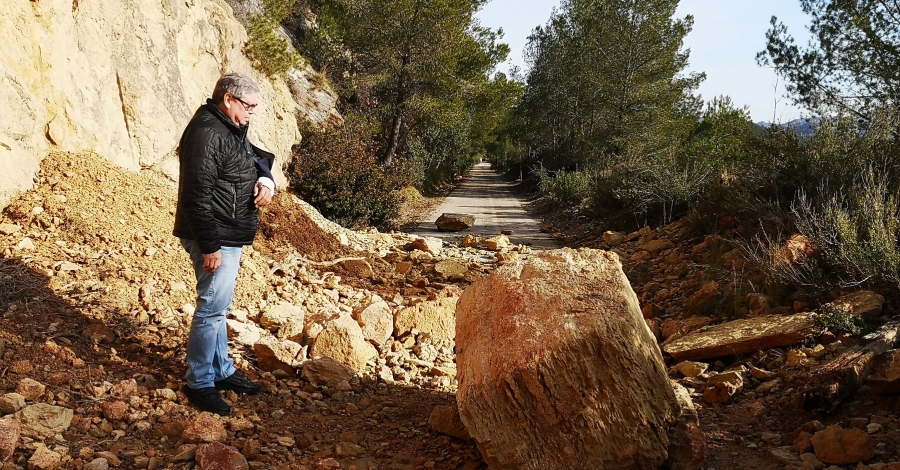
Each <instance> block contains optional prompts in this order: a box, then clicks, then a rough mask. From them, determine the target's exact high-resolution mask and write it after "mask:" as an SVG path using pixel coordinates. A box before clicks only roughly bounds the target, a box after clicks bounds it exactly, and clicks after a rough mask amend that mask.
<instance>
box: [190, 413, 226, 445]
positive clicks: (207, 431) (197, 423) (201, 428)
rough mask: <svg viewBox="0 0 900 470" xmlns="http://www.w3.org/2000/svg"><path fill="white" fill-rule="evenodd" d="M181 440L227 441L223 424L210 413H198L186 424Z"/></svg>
mask: <svg viewBox="0 0 900 470" xmlns="http://www.w3.org/2000/svg"><path fill="white" fill-rule="evenodd" d="M182 438H183V439H184V441H185V442H190V443H195V444H196V443H199V442H215V441H224V440H226V439H228V434H227V433H226V431H225V422H224V421H222V420H221V419H219V418H218V417H216V416H213V415H212V414H210V413H200V414H198V415H197V417H196V418H194V420H193V421H191V422H190V424H188V426H187V428H185V430H184V434H183V435H182Z"/></svg>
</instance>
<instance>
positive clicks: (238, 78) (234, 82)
mask: <svg viewBox="0 0 900 470" xmlns="http://www.w3.org/2000/svg"><path fill="white" fill-rule="evenodd" d="M226 93H228V94H229V95H231V96H234V97H235V98H241V97H242V96H245V95H249V94H253V93H259V85H257V84H256V82H254V81H253V79H251V78H250V77H248V76H246V75H244V74H241V73H229V74H227V75H222V78H220V79H219V81H218V82H216V88H215V90H213V95H212V100H213V102H215V103H221V102H222V101H224V100H225V94H226Z"/></svg>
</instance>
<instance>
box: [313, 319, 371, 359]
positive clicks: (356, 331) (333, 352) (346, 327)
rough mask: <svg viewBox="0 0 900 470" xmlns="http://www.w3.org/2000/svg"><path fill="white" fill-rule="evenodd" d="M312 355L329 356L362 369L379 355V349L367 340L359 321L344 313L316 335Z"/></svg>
mask: <svg viewBox="0 0 900 470" xmlns="http://www.w3.org/2000/svg"><path fill="white" fill-rule="evenodd" d="M311 355H312V356H313V357H318V356H323V357H324V356H327V357H330V358H332V359H334V360H336V361H338V362H340V363H341V364H344V365H346V366H348V367H350V368H352V369H353V370H357V371H361V370H363V369H365V368H366V362H368V361H369V360H370V359H372V358H373V357H375V356H377V355H378V351H377V350H376V349H375V347H374V346H372V345H371V344H369V342H368V341H366V338H365V336H363V332H362V329H361V328H360V327H359V323H357V322H356V321H355V320H353V319H352V318H350V316H349V315H342V316H340V317H338V318H336V319H334V320H331V321H329V322H328V323H327V324H326V325H325V329H324V330H322V332H321V333H319V335H318V336H316V341H315V344H314V345H313V348H312V352H311Z"/></svg>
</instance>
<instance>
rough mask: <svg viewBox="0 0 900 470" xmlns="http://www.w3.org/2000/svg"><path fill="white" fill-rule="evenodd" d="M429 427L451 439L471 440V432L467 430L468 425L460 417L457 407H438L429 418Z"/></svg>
mask: <svg viewBox="0 0 900 470" xmlns="http://www.w3.org/2000/svg"><path fill="white" fill-rule="evenodd" d="M428 426H430V427H431V429H433V430H434V431H435V432H439V433H441V434H446V435H448V436H450V437H455V438H457V439H462V440H468V439H469V431H467V430H466V425H464V424H463V422H462V420H461V419H460V417H459V409H458V408H457V407H455V406H436V407H435V408H434V411H432V412H431V416H430V417H429V418H428Z"/></svg>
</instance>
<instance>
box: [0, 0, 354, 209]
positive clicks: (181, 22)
mask: <svg viewBox="0 0 900 470" xmlns="http://www.w3.org/2000/svg"><path fill="white" fill-rule="evenodd" d="M123 12H129V13H128V14H123ZM246 41H247V33H246V32H245V29H244V27H243V26H241V24H240V23H239V22H238V21H237V20H236V19H235V18H234V15H233V14H232V11H231V8H230V7H229V6H228V5H227V4H226V3H225V1H224V0H210V1H203V2H158V1H152V0H136V1H131V0H128V1H126V0H110V1H104V2H74V3H73V2H71V1H69V0H41V1H40V2H33V1H27V0H9V1H5V2H4V3H3V10H2V12H0V42H2V43H3V44H5V45H6V46H4V47H3V50H2V51H0V84H2V86H0V100H2V101H3V102H4V103H9V104H8V106H9V107H10V108H9V109H7V112H8V113H9V115H11V116H16V118H15V119H4V120H2V121H0V160H2V161H3V162H4V171H3V172H2V173H0V207H3V206H5V205H6V204H7V202H8V201H9V199H10V198H11V197H12V195H13V194H14V193H15V192H17V191H20V190H27V189H30V188H31V185H32V177H33V176H34V175H35V173H36V172H37V170H38V165H39V163H40V161H41V159H43V157H44V156H46V155H47V154H48V153H49V152H51V151H60V152H71V153H74V154H77V153H83V152H93V153H96V154H98V155H100V156H102V157H103V158H106V159H108V160H110V161H112V162H113V163H116V164H118V165H121V166H123V167H125V168H128V169H131V170H135V171H137V170H139V169H141V168H145V167H150V166H156V168H158V169H160V170H162V171H164V172H166V173H167V174H169V175H172V176H177V173H178V164H177V158H175V148H176V147H177V145H178V139H179V137H180V134H181V130H182V129H183V127H184V125H185V124H186V123H187V121H188V120H189V119H190V117H191V116H192V115H193V113H194V111H195V110H196V109H197V107H198V106H200V105H201V104H202V103H203V102H204V101H205V99H206V98H207V97H208V96H209V95H210V94H211V92H212V88H213V85H214V84H215V80H216V79H217V78H218V77H219V76H220V75H221V74H222V73H223V72H224V71H235V72H242V73H246V74H248V75H250V76H251V77H252V78H254V79H255V80H256V81H257V82H258V83H259V84H260V87H261V88H262V96H263V101H262V103H263V104H262V105H260V108H259V110H258V111H257V113H256V116H254V125H253V126H251V139H252V140H253V141H254V142H255V143H257V144H258V145H260V146H262V147H266V148H268V149H269V150H271V151H273V152H274V153H275V154H276V155H278V156H279V157H281V158H279V159H276V165H281V164H282V163H284V162H285V159H284V158H283V156H284V155H289V154H290V149H291V146H292V145H293V144H294V143H296V142H297V140H298V138H299V133H298V130H297V126H296V120H295V119H294V118H293V114H294V112H295V110H297V109H298V108H299V110H300V112H301V113H303V114H305V115H306V116H308V117H309V118H310V119H312V120H315V121H317V122H324V120H329V119H332V116H334V115H336V112H335V111H334V107H333V105H334V102H333V97H330V93H324V94H322V93H319V94H310V93H305V94H304V96H303V99H304V102H303V103H300V104H298V103H297V102H296V101H295V100H294V98H293V96H292V95H293V94H294V92H295V91H297V94H298V95H299V94H301V92H302V91H303V90H302V89H303V86H302V83H303V82H304V81H306V82H307V83H308V82H309V80H305V79H304V76H305V75H309V74H311V71H306V70H304V71H300V70H295V71H292V73H291V75H292V77H293V78H292V80H291V84H292V85H291V87H289V86H288V85H286V84H285V83H283V82H280V81H279V82H273V81H270V80H268V79H267V78H266V77H265V76H264V75H263V74H262V73H260V72H257V71H255V70H254V69H253V68H252V67H251V65H250V62H249V60H248V59H247V58H246V57H244V55H243V53H242V48H243V46H244V44H245V43H246ZM291 88H296V90H293V89H291ZM318 88H319V89H322V87H318ZM311 98H315V100H316V101H315V102H312V103H310V102H309V100H310V99H311ZM276 177H277V179H279V180H280V183H284V182H285V179H284V177H283V176H282V174H281V172H280V170H279V171H277V172H276Z"/></svg>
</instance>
